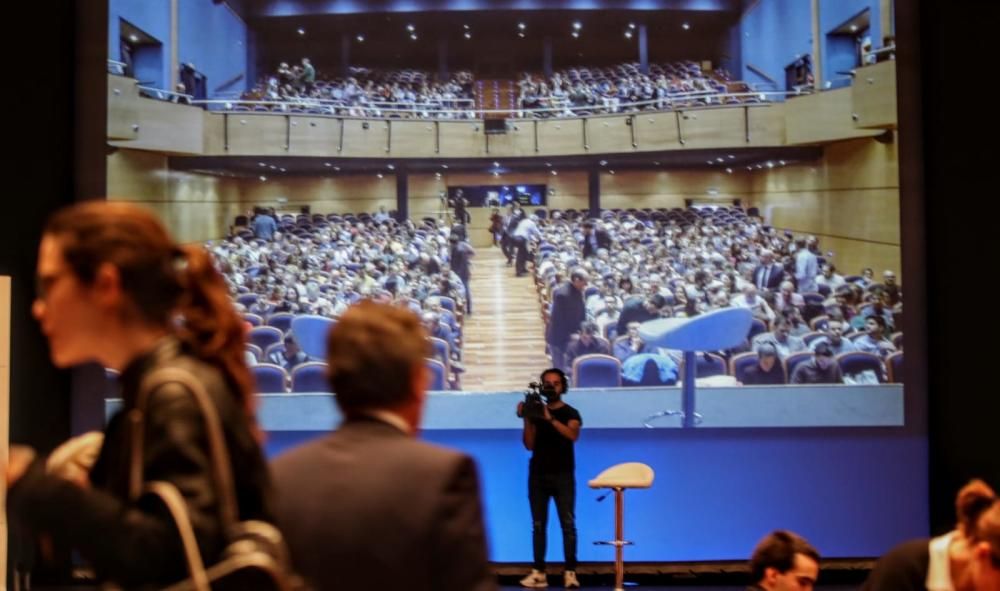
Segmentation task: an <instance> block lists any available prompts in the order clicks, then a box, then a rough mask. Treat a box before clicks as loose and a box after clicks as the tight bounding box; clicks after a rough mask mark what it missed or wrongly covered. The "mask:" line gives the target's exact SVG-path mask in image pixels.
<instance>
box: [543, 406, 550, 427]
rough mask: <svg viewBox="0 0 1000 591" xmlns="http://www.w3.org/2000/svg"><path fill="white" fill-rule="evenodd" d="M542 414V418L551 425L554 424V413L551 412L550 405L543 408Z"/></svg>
mask: <svg viewBox="0 0 1000 591" xmlns="http://www.w3.org/2000/svg"><path fill="white" fill-rule="evenodd" d="M542 412H543V413H544V414H543V415H542V416H543V417H544V418H545V420H546V421H547V422H549V423H551V422H552V413H551V412H549V405H547V404H546V405H544V406H542Z"/></svg>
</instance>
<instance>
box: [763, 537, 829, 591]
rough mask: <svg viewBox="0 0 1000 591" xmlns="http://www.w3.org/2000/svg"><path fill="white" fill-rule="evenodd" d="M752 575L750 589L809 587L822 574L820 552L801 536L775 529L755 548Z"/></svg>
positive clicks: (775, 590)
mask: <svg viewBox="0 0 1000 591" xmlns="http://www.w3.org/2000/svg"><path fill="white" fill-rule="evenodd" d="M750 577H751V579H752V580H753V584H752V585H750V586H749V587H747V591H810V590H811V589H813V588H814V587H815V586H816V579H818V578H819V552H817V551H816V549H815V548H813V547H812V546H811V545H810V544H809V542H807V541H806V540H805V539H804V538H802V537H801V536H798V535H796V534H794V533H792V532H790V531H785V530H776V531H773V532H771V533H770V534H768V535H766V536H765V537H764V539H762V540H761V541H760V542H758V543H757V547H756V548H754V551H753V556H751V557H750Z"/></svg>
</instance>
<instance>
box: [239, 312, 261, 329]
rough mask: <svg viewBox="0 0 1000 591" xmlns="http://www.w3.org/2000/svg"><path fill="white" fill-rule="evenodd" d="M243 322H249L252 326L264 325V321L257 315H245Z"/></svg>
mask: <svg viewBox="0 0 1000 591" xmlns="http://www.w3.org/2000/svg"><path fill="white" fill-rule="evenodd" d="M243 320H246V321H247V322H249V323H250V325H251V326H260V325H262V324H264V319H263V318H261V317H260V316H258V315H257V314H244V315H243Z"/></svg>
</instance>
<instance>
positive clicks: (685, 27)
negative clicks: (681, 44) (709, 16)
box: [681, 23, 691, 31]
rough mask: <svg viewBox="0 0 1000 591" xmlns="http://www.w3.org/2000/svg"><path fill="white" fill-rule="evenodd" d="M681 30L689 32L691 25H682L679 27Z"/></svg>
mask: <svg viewBox="0 0 1000 591" xmlns="http://www.w3.org/2000/svg"><path fill="white" fill-rule="evenodd" d="M681 28H682V29H684V30H685V31H689V30H691V25H689V24H688V23H684V24H683V25H681Z"/></svg>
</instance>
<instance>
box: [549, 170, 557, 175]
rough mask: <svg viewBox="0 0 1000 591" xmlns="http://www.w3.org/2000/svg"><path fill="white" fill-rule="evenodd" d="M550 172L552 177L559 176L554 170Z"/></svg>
mask: <svg viewBox="0 0 1000 591" xmlns="http://www.w3.org/2000/svg"><path fill="white" fill-rule="evenodd" d="M549 172H551V173H552V176H557V175H558V174H559V171H558V170H552V171H549Z"/></svg>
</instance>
